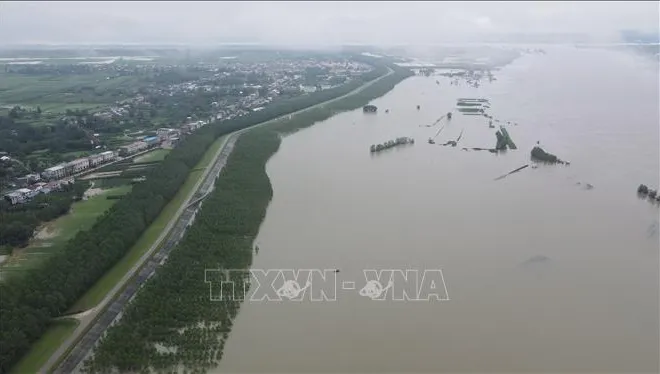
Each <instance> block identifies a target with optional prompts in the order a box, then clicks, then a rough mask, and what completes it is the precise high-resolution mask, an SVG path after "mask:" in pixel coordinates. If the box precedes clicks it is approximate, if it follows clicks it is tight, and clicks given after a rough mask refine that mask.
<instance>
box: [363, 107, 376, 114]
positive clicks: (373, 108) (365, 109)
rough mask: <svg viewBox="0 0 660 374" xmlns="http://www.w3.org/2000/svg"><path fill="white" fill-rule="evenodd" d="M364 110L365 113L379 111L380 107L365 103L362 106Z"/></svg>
mask: <svg viewBox="0 0 660 374" xmlns="http://www.w3.org/2000/svg"><path fill="white" fill-rule="evenodd" d="M362 111H363V112H364V113H376V112H377V111H378V107H377V106H375V105H365V106H363V107H362Z"/></svg>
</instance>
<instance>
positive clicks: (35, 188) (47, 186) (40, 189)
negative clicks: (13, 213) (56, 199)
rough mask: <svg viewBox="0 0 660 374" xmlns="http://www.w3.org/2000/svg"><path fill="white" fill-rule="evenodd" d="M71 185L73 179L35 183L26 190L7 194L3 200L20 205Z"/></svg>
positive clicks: (20, 189)
mask: <svg viewBox="0 0 660 374" xmlns="http://www.w3.org/2000/svg"><path fill="white" fill-rule="evenodd" d="M72 183H73V177H70V178H65V179H60V180H56V181H50V182H36V183H33V184H32V185H30V186H29V187H27V188H19V189H17V190H15V191H12V192H10V193H8V194H5V196H4V197H5V200H7V201H8V202H10V203H11V204H22V203H25V202H27V201H29V200H30V199H32V198H34V197H35V196H37V195H39V194H49V193H51V192H53V191H58V190H60V189H61V188H62V186H64V185H67V184H72Z"/></svg>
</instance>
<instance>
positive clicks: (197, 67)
mask: <svg viewBox="0 0 660 374" xmlns="http://www.w3.org/2000/svg"><path fill="white" fill-rule="evenodd" d="M3 63H4V67H3V68H2V71H4V73H3V74H4V77H7V78H9V79H14V80H19V79H27V80H29V79H31V78H35V77H36V78H41V77H52V76H58V77H62V78H61V79H62V80H65V79H67V77H75V78H76V79H80V80H81V81H83V82H86V83H84V84H81V85H79V86H75V87H67V88H66V89H65V90H64V93H63V94H61V93H58V94H59V95H61V96H63V99H62V100H61V101H64V102H65V104H63V105H61V106H59V107H58V108H52V109H46V110H44V109H42V106H41V105H40V101H41V100H40V98H36V99H35V98H31V97H27V96H26V97H25V99H24V100H23V101H24V102H25V103H11V102H8V101H9V100H11V99H15V98H16V96H13V97H12V96H9V95H7V96H6V97H5V96H3V95H0V108H5V110H6V111H7V112H6V118H8V119H9V120H5V121H6V122H0V125H1V126H0V132H4V133H5V134H6V135H7V136H8V137H9V138H12V137H13V138H19V139H17V140H18V142H22V143H25V142H27V143H28V147H25V144H20V145H17V144H15V143H8V146H7V147H0V150H1V152H0V168H1V169H2V175H1V176H0V178H1V180H0V186H1V187H2V194H3V197H4V199H5V200H6V201H7V202H9V203H11V204H21V203H25V202H27V201H29V200H30V199H32V198H33V197H35V196H36V195H38V194H48V193H50V192H51V191H55V190H58V189H59V188H60V186H62V185H64V184H67V183H73V181H74V178H76V177H79V176H82V175H85V174H88V173H91V172H92V171H94V170H96V169H99V168H101V167H103V166H105V165H107V164H109V163H113V162H117V161H121V160H123V159H125V158H130V157H133V156H135V155H139V154H142V153H146V152H148V151H150V150H152V149H154V148H165V149H171V148H173V147H176V146H177V144H178V142H179V141H180V139H181V138H182V137H185V136H186V135H188V134H190V133H192V132H194V131H196V130H197V129H199V128H200V127H202V126H205V125H207V124H208V123H210V122H212V121H222V120H229V119H232V118H235V117H239V116H243V115H245V114H247V113H250V112H254V111H259V110H262V109H263V108H264V107H265V106H267V105H268V104H269V103H271V102H273V101H275V100H280V99H288V98H293V97H296V96H299V95H304V94H307V93H310V92H315V91H319V90H326V89H329V88H333V87H336V86H339V85H341V84H344V83H347V82H349V81H351V80H352V79H354V78H356V77H359V76H360V75H362V74H364V73H365V72H368V71H370V70H371V69H372V67H371V66H369V65H367V64H364V63H361V62H358V61H354V60H351V59H349V58H338V57H336V56H333V57H325V56H320V57H316V56H314V57H293V58H292V57H286V56H285V57H282V58H277V59H270V60H266V61H259V60H257V61H244V59H241V58H239V57H238V56H221V57H219V58H217V59H216V61H215V62H214V63H209V62H205V61H200V62H197V63H190V62H184V63H167V62H165V63H164V62H162V61H161V62H159V61H158V59H155V58H150V57H140V58H136V57H133V58H131V57H108V58H91V59H85V60H78V61H76V60H67V59H59V60H56V61H55V60H52V59H43V58H42V59H39V58H34V59H29V58H16V59H11V58H3V59H2V60H1V61H0V65H2V64H3ZM112 82H122V84H121V85H114V83H112ZM94 83H96V84H94ZM0 85H1V84H0ZM104 85H105V86H104ZM103 87H106V88H103ZM0 88H2V87H0ZM35 96H37V95H35ZM71 97H73V98H74V99H75V101H76V102H75V103H72V100H71ZM78 97H79V99H78ZM106 97H111V98H120V100H115V101H113V102H108V103H107V104H105V105H103V104H100V105H95V102H98V101H103V100H104V99H106ZM19 98H20V97H19ZM99 98H100V99H99ZM69 103H71V104H69ZM67 104H69V105H67ZM43 106H45V107H48V104H45V105H43ZM71 108H73V109H71ZM58 109H59V111H58ZM0 116H2V111H0ZM0 118H1V117H0ZM9 121H11V122H9ZM25 125H27V126H32V127H39V128H50V129H51V130H52V131H51V133H50V134H48V135H53V134H54V135H53V138H54V139H53V143H57V144H53V145H54V147H49V148H47V149H45V150H44V149H40V147H39V146H36V145H35V147H33V149H30V148H31V147H29V145H30V144H31V142H32V141H33V140H34V138H35V137H34V136H30V134H27V135H25V137H26V138H25V139H24V141H21V139H20V138H23V137H24V134H22V133H21V132H22V131H25ZM60 133H61V134H62V135H63V138H61V137H60V136H59V134H60ZM18 142H17V143H18ZM42 143H43V142H42ZM62 143H64V144H65V148H64V149H62V150H61V151H57V150H55V149H53V148H55V146H59V145H61V144H62ZM46 145H47V146H48V145H49V144H48V143H46ZM26 148H27V149H26ZM81 153H82V154H83V155H81ZM69 155H73V156H75V155H78V156H79V157H71V156H69ZM67 158H69V159H67ZM58 160H59V162H57V161H58ZM53 161H55V162H53ZM49 163H50V164H49Z"/></svg>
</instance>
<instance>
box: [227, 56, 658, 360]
mask: <svg viewBox="0 0 660 374" xmlns="http://www.w3.org/2000/svg"><path fill="white" fill-rule="evenodd" d="M546 51H547V52H548V53H547V54H546V55H541V54H539V55H525V56H523V57H521V58H519V59H517V60H515V61H514V62H513V63H511V64H509V65H507V66H505V67H503V68H502V69H501V70H500V71H497V72H495V76H496V78H497V80H496V81H494V82H492V83H487V82H485V83H483V84H482V85H481V86H480V87H479V88H474V87H469V86H466V85H460V86H455V85H450V84H449V80H448V79H447V78H443V77H411V78H409V79H407V80H405V81H404V82H402V83H401V84H399V85H398V86H396V87H395V88H394V89H393V90H392V91H390V92H389V93H388V94H386V95H385V96H383V97H381V98H378V99H376V100H374V101H373V102H372V104H374V105H376V106H378V108H379V113H378V114H376V115H369V114H364V113H362V111H361V110H356V111H351V112H346V113H341V114H339V115H336V116H334V117H332V118H330V119H328V120H326V121H323V122H320V123H317V124H315V125H314V126H312V127H311V128H308V129H305V130H303V131H300V132H297V133H295V134H294V135H291V136H288V137H286V138H284V140H283V142H282V145H281V147H280V149H279V151H278V152H277V153H276V154H275V155H274V156H273V157H272V158H271V159H270V160H269V162H268V163H267V165H266V170H267V173H268V175H269V177H270V180H271V183H272V185H273V191H274V197H273V200H272V202H271V204H270V206H269V208H268V212H267V216H266V218H265V220H264V222H263V224H262V227H261V229H260V233H259V236H258V238H257V243H258V245H259V247H260V250H259V252H258V254H256V256H255V258H254V263H253V267H254V268H258V269H279V268H286V269H290V268H293V269H299V268H307V269H309V268H315V269H316V268H318V269H329V268H330V269H334V268H338V269H340V270H341V272H340V273H338V274H337V276H338V279H339V281H340V283H342V282H343V281H355V282H356V284H357V288H356V290H354V291H344V290H339V291H338V293H337V300H336V301H327V302H310V301H303V302H292V301H283V302H265V303H263V302H262V303H257V302H245V303H244V304H243V306H242V307H241V311H240V313H239V314H238V317H237V318H236V320H235V324H234V327H233V330H232V332H231V335H230V337H229V340H228V342H227V345H226V347H225V352H224V357H223V359H222V361H221V362H220V366H219V367H218V368H217V369H215V371H214V372H218V373H228V372H287V373H297V372H438V371H443V372H465V371H479V372H532V371H536V372H564V373H568V372H572V373H577V372H657V371H658V352H659V339H658V331H659V323H658V291H659V286H658V280H659V279H658V273H659V270H658V268H659V266H658V260H659V259H658V231H660V228H658V206H657V205H656V204H653V203H651V202H649V201H647V200H642V199H639V198H638V197H637V195H636V190H637V186H638V185H639V184H640V183H645V184H647V185H649V186H650V187H652V188H657V187H659V186H658V185H659V179H660V177H659V169H660V165H659V158H660V155H659V151H658V144H659V133H658V124H659V123H660V118H659V113H658V109H659V103H660V97H659V94H658V66H657V62H654V61H651V60H645V59H644V58H642V57H639V56H635V55H633V54H628V53H624V52H621V51H609V50H605V49H574V48H568V47H557V48H547V49H546ZM436 80H438V81H439V83H440V84H436ZM458 97H486V98H489V99H490V102H491V109H490V113H491V114H492V115H493V116H494V117H495V118H501V119H503V120H504V121H511V122H512V123H517V124H518V125H517V126H514V125H511V126H508V129H509V133H510V134H511V136H512V138H513V140H514V141H515V142H516V144H517V145H518V150H514V151H508V152H506V153H504V154H499V155H495V154H491V153H489V152H477V151H469V152H468V151H463V150H462V149H461V148H462V147H484V148H490V147H493V146H494V144H495V135H494V131H495V130H494V129H489V128H488V123H487V122H488V121H487V119H485V118H484V117H481V116H464V115H461V114H459V113H456V112H455V113H454V117H453V119H452V120H451V121H450V122H448V123H447V125H446V127H445V129H444V130H443V131H442V133H441V134H440V135H439V136H438V138H437V139H436V141H437V143H444V142H445V141H447V140H451V139H456V138H457V137H458V135H459V134H460V132H461V130H464V134H463V137H462V139H461V141H460V142H459V145H458V146H457V147H455V148H452V147H442V146H440V145H438V144H436V145H430V144H428V143H427V142H426V140H427V139H428V138H429V137H430V136H433V135H434V134H435V133H436V131H437V129H438V128H439V127H437V126H436V127H431V128H428V127H420V125H428V124H431V123H433V122H434V121H435V120H436V119H437V118H438V117H440V116H441V115H443V114H445V113H447V112H448V111H450V110H454V108H455V103H456V98H458ZM417 105H420V109H419V110H417V108H416V106H417ZM385 109H389V113H385ZM443 124H445V121H442V122H441V123H440V125H439V126H442V125H443ZM399 136H410V137H413V138H415V140H416V144H414V145H409V146H403V147H400V148H395V149H390V150H387V151H384V152H381V153H378V154H375V155H372V154H370V153H369V151H368V148H369V146H370V145H371V144H375V143H380V142H384V141H387V140H390V139H393V138H396V137H399ZM537 141H540V144H541V145H542V146H543V147H544V148H545V149H546V150H547V151H549V152H551V153H554V154H556V155H558V156H559V157H560V158H562V159H565V160H567V161H570V162H571V164H570V166H561V165H558V166H545V165H542V166H539V167H538V168H531V167H530V168H527V169H524V170H522V171H521V172H519V173H515V174H512V175H510V176H508V177H507V178H504V179H501V180H497V181H496V180H494V179H495V178H496V177H498V176H500V175H502V174H505V173H507V172H508V171H511V170H513V169H515V168H517V167H520V166H522V165H524V164H527V163H529V162H530V161H529V154H530V150H531V148H532V147H533V146H534V145H535V144H536V142H537ZM578 183H579V184H578ZM587 183H589V184H591V185H592V186H593V188H592V189H589V188H587V187H586V184H587ZM534 256H545V258H546V260H545V261H539V262H538V263H534V262H532V263H525V262H526V261H527V260H528V259H530V258H534ZM363 269H442V272H443V276H444V281H445V285H446V287H447V291H448V296H449V300H444V301H406V302H401V301H394V300H391V299H388V300H381V301H375V300H371V299H369V298H367V297H363V296H360V295H359V294H358V292H357V290H359V289H360V288H361V287H362V286H363V285H364V284H365V277H364V274H363Z"/></svg>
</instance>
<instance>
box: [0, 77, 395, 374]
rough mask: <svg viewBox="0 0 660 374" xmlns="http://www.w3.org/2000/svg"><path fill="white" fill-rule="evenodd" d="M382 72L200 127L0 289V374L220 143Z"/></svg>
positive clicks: (105, 267) (130, 241) (137, 234)
mask: <svg viewBox="0 0 660 374" xmlns="http://www.w3.org/2000/svg"><path fill="white" fill-rule="evenodd" d="M385 71H386V67H385V66H384V65H382V64H381V65H378V66H376V68H375V69H374V70H372V71H371V72H369V73H366V74H365V75H364V76H363V77H362V78H361V79H356V80H354V81H352V82H350V83H348V84H346V85H343V86H340V87H336V88H333V89H329V90H323V91H319V92H314V93H312V94H309V95H305V96H300V97H296V98H293V99H289V100H282V101H278V102H275V103H273V104H271V105H269V106H267V107H266V108H265V109H263V110H261V111H258V112H253V113H250V114H248V115H245V116H242V117H238V118H234V119H231V120H228V121H221V122H216V123H212V124H210V125H207V126H205V127H202V128H201V129H199V130H197V131H196V132H195V133H193V134H192V135H190V136H188V137H187V138H185V139H184V140H183V141H182V142H181V144H180V145H179V146H178V147H177V148H176V149H174V150H173V151H172V152H171V153H170V154H168V155H167V156H166V157H165V159H164V160H163V162H162V163H160V164H159V165H157V166H155V167H153V168H152V169H151V170H149V171H148V172H147V179H146V181H144V182H142V183H140V184H137V185H136V186H135V187H134V188H133V189H132V191H131V192H130V193H129V194H127V195H126V196H125V197H124V198H123V199H121V200H120V201H119V202H118V203H117V204H115V205H114V206H113V207H112V208H111V209H110V210H109V211H107V212H106V213H104V214H103V215H102V216H101V217H99V219H98V220H97V222H96V223H95V224H94V226H93V227H92V228H91V229H90V230H88V231H82V232H79V233H78V234H77V235H76V236H75V237H74V238H73V239H72V240H71V241H70V242H68V243H67V244H66V245H65V246H64V248H63V249H62V250H61V251H59V252H58V253H56V254H53V256H51V257H49V258H48V260H47V262H46V263H45V266H44V267H43V268H42V269H39V271H35V272H30V273H29V274H26V276H25V277H23V278H22V279H21V280H20V281H14V280H13V279H8V280H7V281H6V282H2V283H0V297H1V298H2V303H0V347H2V350H0V373H6V372H8V371H9V369H10V368H11V367H12V366H13V365H14V364H15V363H16V362H17V361H18V360H19V359H20V358H21V356H22V355H24V354H25V353H26V352H27V351H28V349H29V347H30V345H31V344H33V343H34V342H35V341H36V340H37V339H39V337H40V336H41V335H42V334H43V333H44V332H45V331H46V329H47V328H48V325H49V323H50V320H51V319H52V318H53V317H57V316H59V315H61V314H62V313H64V312H65V311H66V310H67V309H69V308H70V307H71V306H72V305H73V303H75V301H76V300H77V299H78V298H79V297H81V296H82V295H83V294H84V292H85V291H86V290H87V289H89V288H90V287H91V286H92V285H93V284H94V283H95V282H96V281H98V280H99V278H101V276H103V274H104V273H105V272H106V271H108V270H109V269H110V268H111V267H112V266H113V265H114V264H115V263H117V262H118V261H119V260H120V259H121V258H122V257H123V256H124V255H125V254H126V252H127V251H128V250H129V249H130V248H131V246H132V245H133V243H135V241H136V240H137V239H138V238H139V237H140V235H141V234H142V232H143V231H144V230H145V229H146V228H147V227H148V226H149V224H150V223H151V222H153V220H154V219H155V218H156V217H157V216H158V214H159V213H160V211H161V210H162V209H163V207H164V206H165V205H166V204H167V202H168V201H169V200H170V199H171V198H172V197H173V196H174V195H175V194H176V192H177V191H178V189H179V188H180V187H181V185H182V184H183V183H184V181H185V179H186V177H187V175H188V173H189V172H190V171H191V169H192V168H193V167H194V165H196V163H197V162H198V161H199V160H200V158H201V157H202V156H203V154H204V153H205V151H206V149H207V148H208V147H209V146H210V145H211V144H212V143H213V141H214V140H215V139H216V138H217V137H219V136H222V135H224V134H228V133H231V132H234V131H236V130H240V129H243V128H247V127H250V126H253V125H255V124H258V123H261V122H264V121H266V120H269V119H272V118H275V117H278V116H282V115H286V114H288V113H292V112H294V111H297V110H300V109H304V108H307V107H310V106H313V105H315V104H318V103H321V102H324V101H327V100H329V99H332V98H335V97H338V96H341V95H344V94H346V93H348V92H350V91H352V90H354V89H356V88H357V87H359V86H361V85H362V84H364V82H365V81H369V80H372V79H373V78H375V77H378V76H380V75H383V74H384V73H385Z"/></svg>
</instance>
